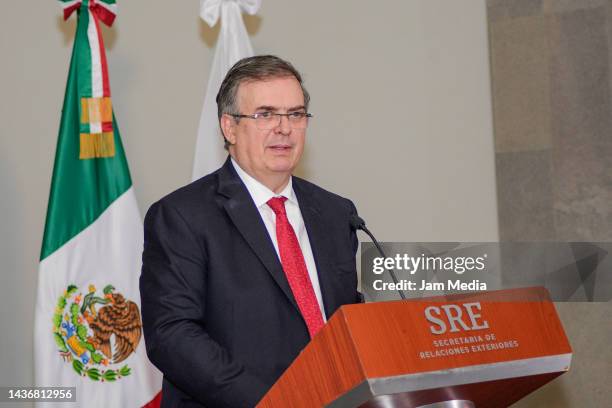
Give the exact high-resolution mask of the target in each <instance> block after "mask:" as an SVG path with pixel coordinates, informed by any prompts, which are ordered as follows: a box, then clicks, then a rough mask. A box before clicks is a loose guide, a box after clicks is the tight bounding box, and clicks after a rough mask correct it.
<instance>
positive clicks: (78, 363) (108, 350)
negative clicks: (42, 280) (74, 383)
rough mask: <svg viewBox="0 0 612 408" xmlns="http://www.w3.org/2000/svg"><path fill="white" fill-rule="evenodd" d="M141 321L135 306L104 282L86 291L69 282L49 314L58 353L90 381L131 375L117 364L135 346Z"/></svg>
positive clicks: (125, 366)
mask: <svg viewBox="0 0 612 408" xmlns="http://www.w3.org/2000/svg"><path fill="white" fill-rule="evenodd" d="M141 335H142V322H141V320H140V310H139V309H138V305H137V304H136V303H135V302H132V301H131V300H127V299H126V298H125V297H124V296H123V295H122V294H121V293H118V292H115V288H114V286H112V285H106V286H105V287H104V289H103V291H102V294H99V293H98V291H97V289H96V287H95V286H94V285H89V287H88V290H87V292H86V293H83V292H82V291H79V288H78V287H77V286H75V285H69V286H68V287H67V288H66V290H65V291H64V293H63V294H62V295H61V296H60V297H59V299H58V301H57V306H56V309H55V314H54V316H53V336H54V338H55V343H56V344H57V347H58V350H59V354H60V356H61V357H62V358H63V360H64V361H66V362H68V363H71V364H72V368H73V369H74V371H76V373H77V374H79V375H80V376H83V377H89V378H90V379H91V380H93V381H101V382H104V381H107V382H113V381H116V380H118V379H120V378H121V377H126V376H128V375H130V374H131V369H130V368H129V367H128V366H127V365H125V364H124V365H122V366H121V367H119V365H120V363H122V362H124V361H125V360H126V359H127V358H128V357H129V356H130V355H131V354H132V353H134V351H135V350H136V348H137V347H138V344H139V343H140V337H141Z"/></svg>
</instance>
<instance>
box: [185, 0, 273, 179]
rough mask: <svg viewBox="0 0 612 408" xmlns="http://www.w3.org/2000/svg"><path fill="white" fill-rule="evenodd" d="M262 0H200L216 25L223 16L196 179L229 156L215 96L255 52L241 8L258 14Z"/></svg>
mask: <svg viewBox="0 0 612 408" xmlns="http://www.w3.org/2000/svg"><path fill="white" fill-rule="evenodd" d="M260 5H261V0H200V17H202V19H203V20H204V21H205V22H206V23H207V24H208V25H209V26H211V27H213V26H214V25H215V24H216V23H217V21H218V20H219V15H220V16H221V33H220V35H219V39H218V40H217V48H216V50H215V56H214V58H213V64H212V68H211V70H210V77H209V78H208V85H207V87H206V96H205V97H204V106H203V107H202V114H201V115H200V126H199V128H198V139H197V141H196V150H195V157H194V161H193V173H192V177H191V178H192V180H196V179H198V178H200V177H202V176H204V175H206V174H208V173H210V172H212V171H213V170H216V169H217V168H219V167H220V166H221V165H222V164H223V161H224V160H225V158H226V156H227V152H226V151H225V150H224V149H223V137H222V136H221V130H220V129H219V120H218V118H217V103H216V101H215V98H216V96H217V92H218V91H219V87H220V86H221V82H222V81H223V78H224V77H225V74H226V73H227V71H228V70H229V69H230V68H231V67H232V65H234V64H235V63H236V62H237V61H238V60H240V59H242V58H245V57H251V56H253V47H252V46H251V41H250V40H249V35H248V33H247V31H246V28H245V26H244V22H243V21H242V14H241V11H245V12H246V13H248V14H255V13H256V12H257V10H259V6H260Z"/></svg>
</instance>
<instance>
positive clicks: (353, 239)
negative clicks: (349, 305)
mask: <svg viewBox="0 0 612 408" xmlns="http://www.w3.org/2000/svg"><path fill="white" fill-rule="evenodd" d="M346 201H348V203H349V218H350V217H352V216H353V215H358V213H357V207H355V204H353V202H352V201H351V200H346ZM351 245H352V248H353V253H354V254H355V255H356V256H358V254H357V250H358V249H359V239H357V231H355V230H354V229H352V228H351ZM365 302H366V301H365V296H364V295H363V293H361V292H359V291H358V292H357V299H356V300H355V303H365Z"/></svg>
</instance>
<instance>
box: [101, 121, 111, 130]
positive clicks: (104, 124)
mask: <svg viewBox="0 0 612 408" xmlns="http://www.w3.org/2000/svg"><path fill="white" fill-rule="evenodd" d="M112 131H113V123H112V122H102V132H112Z"/></svg>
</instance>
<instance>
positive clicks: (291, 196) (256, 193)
mask: <svg viewBox="0 0 612 408" xmlns="http://www.w3.org/2000/svg"><path fill="white" fill-rule="evenodd" d="M231 161H232V166H234V169H236V173H238V177H240V180H242V182H243V183H244V185H245V186H246V188H247V190H248V191H249V194H250V195H251V198H252V199H253V202H254V203H255V206H256V207H257V208H259V207H261V206H262V205H265V204H266V203H267V202H268V201H269V200H270V199H271V198H273V197H281V196H282V197H287V200H288V201H289V202H292V203H294V204H297V198H296V196H295V192H294V191H293V177H289V182H288V183H287V185H286V186H285V188H284V189H283V191H281V192H280V193H279V194H276V193H274V191H272V190H270V189H269V188H268V187H266V186H264V185H263V184H262V183H261V182H259V181H258V180H257V179H255V178H254V177H252V176H251V175H250V174H248V173H247V172H246V171H244V170H243V169H242V168H241V167H240V166H239V165H238V163H236V161H235V160H234V158H233V157H232V158H231Z"/></svg>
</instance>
